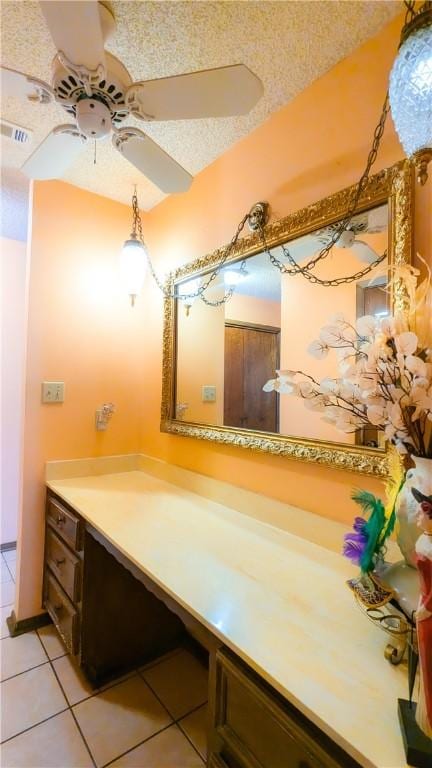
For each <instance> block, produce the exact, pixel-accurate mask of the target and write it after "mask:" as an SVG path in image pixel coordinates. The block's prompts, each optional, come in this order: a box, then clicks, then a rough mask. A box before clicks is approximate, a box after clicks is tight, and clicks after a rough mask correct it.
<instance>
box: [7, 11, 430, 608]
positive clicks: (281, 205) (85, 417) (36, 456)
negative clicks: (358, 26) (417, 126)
mask: <svg viewBox="0 0 432 768" xmlns="http://www.w3.org/2000/svg"><path fill="white" fill-rule="evenodd" d="M398 27H399V25H398V24H397V23H393V24H392V25H390V27H389V28H388V29H387V30H384V32H382V33H381V34H380V35H378V36H377V37H376V38H375V39H374V40H371V41H370V42H369V43H368V44H367V45H365V46H363V47H362V48H361V49H360V50H359V51H357V53H355V54H354V55H353V56H351V57H350V58H348V59H347V60H345V61H344V62H341V63H340V64H339V65H338V66H337V67H335V68H334V69H333V70H331V71H330V72H329V73H328V74H326V75H325V76H324V77H323V78H321V79H320V80H318V81H316V82H315V83H314V84H313V85H312V86H311V87H310V88H309V89H307V91H305V92H304V93H303V94H301V95H300V96H299V97H297V98H296V99H295V100H294V101H293V102H291V103H290V104H289V105H287V106H286V107H285V108H283V109H282V110H280V112H278V113H276V114H275V115H273V116H272V117H271V118H270V119H269V120H267V121H266V122H265V123H264V124H263V125H262V126H261V127H260V128H259V129H258V130H256V131H255V132H254V133H252V134H251V135H250V136H249V137H247V138H246V139H244V140H243V141H241V142H239V143H238V144H237V145H235V146H234V147H233V148H232V149H231V150H230V151H228V152H227V153H226V154H225V155H224V156H223V157H221V158H220V159H219V160H217V161H216V162H215V163H213V164H212V165H211V166H210V167H209V168H207V169H206V170H205V171H203V172H202V173H201V174H199V175H198V176H197V178H196V179H195V180H194V183H193V185H192V188H191V190H190V191H189V192H188V193H187V194H184V195H178V196H173V197H172V198H169V199H167V200H166V201H164V202H163V203H162V204H160V205H159V206H157V208H156V209H154V210H153V211H152V212H151V213H150V214H148V215H146V216H145V217H144V228H145V235H146V241H147V242H148V245H149V247H150V250H151V253H152V255H153V256H154V258H155V261H156V264H157V267H158V269H159V271H160V272H164V271H166V270H167V269H168V268H172V266H173V265H175V264H180V263H181V262H185V261H189V260H191V259H193V258H195V257H197V256H202V255H203V254H205V253H207V252H209V251H212V250H214V249H215V248H216V247H219V246H220V245H221V243H224V242H228V241H229V240H230V238H231V236H232V233H233V231H234V230H235V228H236V226H237V223H238V221H239V220H240V219H241V218H242V216H243V215H244V212H245V210H247V209H248V208H249V207H250V206H251V205H252V204H253V203H254V202H255V201H257V200H262V199H266V200H268V201H269V202H270V204H271V207H272V210H273V215H274V216H275V217H276V218H279V217H281V216H284V215H286V214H287V213H289V212H291V211H294V210H296V209H298V208H300V207H302V206H304V205H307V204H309V203H311V202H313V201H315V200H317V199H319V198H321V197H324V196H325V195H327V194H329V193H331V192H334V191H336V190H338V189H341V188H342V187H344V186H347V185H348V184H350V183H352V182H354V181H355V180H356V179H357V177H358V176H359V173H360V171H361V169H362V166H363V163H364V159H365V157H366V154H367V151H368V148H369V145H370V139H371V135H372V130H373V127H374V126H375V123H376V120H377V118H378V115H379V112H380V108H381V102H382V100H383V95H384V93H385V90H386V87H387V78H388V71H389V69H390V65H391V62H392V59H393V56H394V53H395V51H396V49H397V42H398ZM401 157H402V151H401V149H400V146H399V144H398V141H397V139H396V138H395V135H394V133H393V130H392V126H391V121H390V120H389V125H388V126H387V130H386V134H385V137H384V141H383V146H382V148H381V151H380V158H379V162H378V163H377V168H378V167H384V166H387V165H390V164H391V163H393V162H395V161H396V160H398V159H400V158H401ZM431 187H432V184H431V182H429V191H427V190H426V191H423V192H422V195H423V197H422V199H423V205H424V206H426V205H427V204H428V202H429V204H430V188H431ZM419 212H420V208H418V209H417V214H416V216H417V217H419V215H420V213H419ZM32 215H33V229H32V241H31V256H30V260H29V269H30V272H29V283H28V284H29V293H28V315H29V323H28V338H27V386H26V402H25V436H24V442H25V453H24V459H23V461H24V465H23V484H22V485H23V507H22V515H21V521H20V531H19V533H18V537H19V540H20V552H19V555H18V557H19V563H18V567H19V565H20V562H22V563H23V568H20V567H19V572H20V578H19V584H18V595H17V603H16V606H15V608H16V612H17V617H18V618H19V619H23V618H26V617H27V616H31V615H34V614H35V613H37V612H38V611H39V610H40V594H41V577H42V553H43V533H44V526H43V521H44V488H43V472H44V463H45V461H46V460H48V459H62V458H73V457H83V456H97V455H108V454H113V453H128V452H129V453H130V452H133V451H137V450H142V451H144V452H146V453H148V454H150V455H153V456H157V457H161V458H163V459H166V460H167V461H171V462H173V463H174V464H177V465H179V466H183V467H186V468H189V469H192V470H196V471H197V472H202V473H204V474H207V475H209V476H212V477H216V478H221V479H223V480H226V481H228V482H232V483H234V484H236V485H239V486H243V487H245V488H249V489H251V490H255V491H258V492H261V493H264V494H268V495H269V496H273V497H275V498H279V499H282V500H286V501H288V502H292V503H293V504H296V505H298V506H300V507H304V508H306V509H310V510H312V511H316V512H318V513H319V514H322V515H327V516H329V517H333V518H335V519H341V520H348V519H349V518H351V516H352V514H353V507H352V504H351V502H350V500H349V495H350V491H351V488H352V487H353V486H358V485H362V486H364V487H368V488H370V489H375V490H379V489H380V488H381V484H380V483H379V481H377V480H374V479H369V480H368V479H366V478H363V477H361V476H360V475H356V474H349V473H344V472H341V471H335V470H332V469H329V468H326V467H321V466H319V465H316V464H313V465H312V464H306V463H301V462H293V461H289V460H287V459H284V458H281V457H277V456H270V455H267V454H258V453H253V452H251V451H246V450H241V449H236V448H229V447H224V446H218V445H213V444H211V443H206V442H200V441H198V440H189V439H187V438H181V437H174V436H170V435H166V434H161V433H160V432H159V418H160V399H161V352H162V297H161V294H160V293H159V292H158V291H157V290H156V289H155V288H154V286H153V284H152V283H151V282H150V281H149V280H148V281H147V285H146V288H145V291H144V295H143V296H142V297H139V299H138V301H137V305H136V306H135V308H134V309H133V310H132V309H131V308H130V305H129V303H128V298H127V297H126V296H123V295H122V294H120V293H119V292H118V289H117V285H118V281H117V278H116V264H117V258H118V250H119V247H120V244H121V243H122V241H123V240H124V238H125V236H126V235H125V233H126V234H127V233H128V232H129V231H130V211H129V208H128V207H127V206H123V205H121V204H118V203H115V202H113V201H110V200H107V199H105V198H102V197H98V196H96V195H92V194H90V193H87V192H84V191H82V190H80V189H76V188H73V187H71V186H69V185H67V184H64V183H61V182H43V183H36V184H35V187H34V201H33V209H32ZM419 231H421V237H422V244H423V245H422V247H421V252H422V253H423V254H424V255H425V254H426V250H427V245H428V242H430V240H429V239H428V235H429V232H428V230H427V229H426V227H425V225H424V224H423V223H422V222H420V223H419ZM44 379H48V380H49V379H55V380H64V381H65V383H66V401H65V403H64V404H63V405H56V406H47V405H41V402H40V385H41V382H42V381H43V380H44ZM108 400H112V401H113V402H114V403H115V404H116V406H117V413H116V414H115V415H114V417H113V419H112V421H111V424H110V426H109V428H108V430H107V432H105V433H96V432H95V429H94V411H95V408H96V407H97V406H98V405H100V404H102V403H103V402H104V401H108Z"/></svg>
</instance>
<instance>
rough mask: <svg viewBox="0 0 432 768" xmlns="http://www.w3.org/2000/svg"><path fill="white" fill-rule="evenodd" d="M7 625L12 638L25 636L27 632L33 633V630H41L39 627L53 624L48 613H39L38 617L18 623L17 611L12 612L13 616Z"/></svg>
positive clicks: (7, 620) (9, 617)
mask: <svg viewBox="0 0 432 768" xmlns="http://www.w3.org/2000/svg"><path fill="white" fill-rule="evenodd" d="M6 623H7V625H8V630H9V635H10V636H11V637H17V636H18V635H23V634H24V633H25V632H31V631H32V630H33V629H39V627H45V626H46V625H47V624H51V619H50V617H49V615H48V614H47V613H39V614H38V615H37V616H30V617H29V618H28V619H21V621H17V618H16V616H15V611H12V613H11V615H10V616H8V617H7V619H6Z"/></svg>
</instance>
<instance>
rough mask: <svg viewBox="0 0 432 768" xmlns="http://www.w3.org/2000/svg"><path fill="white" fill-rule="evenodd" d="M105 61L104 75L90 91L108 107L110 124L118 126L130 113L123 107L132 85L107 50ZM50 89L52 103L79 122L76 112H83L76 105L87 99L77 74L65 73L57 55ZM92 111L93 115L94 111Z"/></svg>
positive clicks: (129, 77) (123, 70)
mask: <svg viewBox="0 0 432 768" xmlns="http://www.w3.org/2000/svg"><path fill="white" fill-rule="evenodd" d="M105 60H106V74H105V76H102V77H101V79H100V80H99V81H98V82H97V83H92V86H91V90H92V94H93V96H94V97H97V98H98V100H99V102H100V103H103V104H105V105H106V106H107V108H108V110H109V112H110V115H111V119H112V124H113V125H114V126H118V125H120V123H121V122H122V121H123V120H124V119H125V117H127V115H128V114H129V107H127V106H126V104H125V92H126V90H127V89H128V88H129V86H130V84H131V83H132V79H131V76H130V74H129V72H128V71H127V69H126V67H125V66H123V64H122V62H121V61H119V60H118V59H117V58H116V57H115V56H113V55H112V54H110V53H108V52H107V51H106V52H105ZM52 87H53V90H54V93H55V100H56V101H57V102H58V103H59V104H60V105H61V106H62V107H63V108H64V109H65V110H66V112H67V113H68V114H69V115H71V116H73V117H76V118H77V119H78V111H83V110H84V108H83V107H80V108H79V110H78V105H79V104H80V103H81V102H82V101H83V99H84V98H88V97H87V95H86V91H85V88H84V84H83V83H82V82H80V80H79V79H78V78H77V76H76V74H73V73H71V72H69V71H68V70H67V68H66V67H65V66H64V65H63V64H62V63H61V61H60V59H59V57H58V56H55V58H54V61H53V77H52ZM92 112H95V109H94V108H93V109H92ZM80 127H81V126H80ZM83 133H84V131H83ZM87 135H88V136H89V138H93V139H94V138H98V137H97V136H94V135H93V134H87V133H86V136H87ZM103 135H105V134H103ZM99 138H101V137H99Z"/></svg>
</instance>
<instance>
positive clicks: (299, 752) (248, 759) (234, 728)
mask: <svg viewBox="0 0 432 768" xmlns="http://www.w3.org/2000/svg"><path fill="white" fill-rule="evenodd" d="M216 675H217V694H216V715H215V720H216V722H215V723H214V727H215V729H216V732H217V734H218V736H219V737H220V739H222V749H221V750H220V753H221V754H220V756H219V755H217V756H216V755H214V756H212V759H213V765H215V768H216V766H217V767H218V768H219V764H220V765H221V766H225V765H226V766H232V765H235V766H236V768H237V766H239V768H342V766H344V768H349V767H351V766H353V765H355V763H354V762H351V760H350V758H349V757H348V756H344V757H343V762H342V761H340V760H339V759H338V757H337V754H338V752H339V753H340V752H341V750H339V749H338V748H337V747H336V746H335V747H334V749H333V745H332V743H331V742H330V740H329V739H328V738H327V737H326V736H325V735H324V734H321V733H320V732H319V731H318V734H319V735H318V737H317V736H316V734H314V730H316V731H317V729H314V726H312V725H311V724H309V723H307V721H306V723H307V727H305V723H304V722H303V721H304V720H305V718H302V716H301V715H300V713H297V712H296V711H295V710H294V709H293V714H292V715H291V713H290V707H289V705H287V706H286V707H285V706H284V703H283V702H281V701H280V700H279V698H277V697H276V694H273V693H272V692H271V691H270V690H269V689H268V688H267V687H266V686H265V684H261V683H260V682H259V681H258V680H257V679H256V678H255V676H254V675H253V674H252V673H250V672H249V671H248V670H247V669H246V668H245V667H244V665H242V664H241V663H240V662H238V661H237V659H235V658H233V657H231V655H228V654H226V653H224V652H218V654H217V658H216ZM327 742H329V744H330V745H332V746H331V747H330V749H329V750H328V751H327V749H326V748H323V746H324V745H326V743H327ZM334 755H335V756H334ZM218 760H219V761H220V763H218ZM210 765H212V763H211V762H210Z"/></svg>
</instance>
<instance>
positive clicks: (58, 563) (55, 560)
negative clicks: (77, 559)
mask: <svg viewBox="0 0 432 768" xmlns="http://www.w3.org/2000/svg"><path fill="white" fill-rule="evenodd" d="M54 562H55V564H56V566H57V568H58V567H59V565H63V563H65V562H66V558H65V557H60V558H58V559H57V558H56V557H55V558H54Z"/></svg>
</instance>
